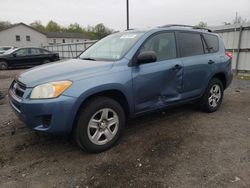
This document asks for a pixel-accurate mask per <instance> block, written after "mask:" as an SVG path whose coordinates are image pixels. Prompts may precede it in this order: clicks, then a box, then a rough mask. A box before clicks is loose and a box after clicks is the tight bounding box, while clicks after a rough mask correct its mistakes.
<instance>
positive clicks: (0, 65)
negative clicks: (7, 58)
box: [0, 61, 8, 70]
mask: <svg viewBox="0 0 250 188" xmlns="http://www.w3.org/2000/svg"><path fill="white" fill-rule="evenodd" d="M7 69H8V64H7V63H6V62H4V61H1V62H0V70H7Z"/></svg>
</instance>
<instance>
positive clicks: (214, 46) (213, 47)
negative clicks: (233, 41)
mask: <svg viewBox="0 0 250 188" xmlns="http://www.w3.org/2000/svg"><path fill="white" fill-rule="evenodd" d="M203 36H204V39H205V40H206V43H207V46H208V47H207V48H208V51H209V52H210V53H214V52H217V51H218V50H219V40H218V37H217V36H215V35H210V34H203Z"/></svg>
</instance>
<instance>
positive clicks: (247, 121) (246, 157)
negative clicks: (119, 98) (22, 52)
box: [0, 70, 250, 188]
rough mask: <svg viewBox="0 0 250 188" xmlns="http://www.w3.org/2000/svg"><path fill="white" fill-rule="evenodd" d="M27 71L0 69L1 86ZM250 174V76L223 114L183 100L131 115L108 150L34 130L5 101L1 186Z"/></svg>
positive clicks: (222, 182) (166, 181)
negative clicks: (88, 147) (93, 149)
mask: <svg viewBox="0 0 250 188" xmlns="http://www.w3.org/2000/svg"><path fill="white" fill-rule="evenodd" d="M20 71H21V70H10V71H0V91H2V92H3V93H5V94H6V93H7V88H8V87H9V85H10V83H11V81H12V79H13V77H14V76H15V74H18V73H19V72H20ZM249 177H250V81H244V80H234V81H233V84H232V85H231V87H230V88H229V89H227V90H226V92H225V98H224V101H223V103H222V106H221V108H220V110H219V111H217V112H215V113H211V114H207V113H202V112H200V111H198V110H197V109H195V107H193V106H183V107H179V108H175V109H171V110H168V111H165V112H161V113H155V114H152V115H148V116H146V117H140V118H137V119H135V120H131V121H130V122H129V125H128V126H127V128H126V130H125V133H124V134H123V137H122V139H121V141H120V142H119V144H117V145H116V146H115V147H113V148H112V149H110V150H109V151H106V152H103V153H100V154H87V153H84V152H82V151H81V150H79V148H78V147H76V146H75V145H74V144H72V143H71V142H69V140H68V139H67V138H61V137H52V136H48V135H42V134H37V133H35V132H33V131H31V130H29V129H28V128H26V127H25V126H24V124H23V123H21V122H20V121H19V120H18V119H17V118H16V116H15V115H14V114H13V112H12V111H11V109H10V107H9V105H8V99H7V97H5V99H4V100H0V187H4V188H8V187H22V188H23V187H75V188H76V187H172V188H173V187H192V188H193V187H212V188H214V187H250V178H249Z"/></svg>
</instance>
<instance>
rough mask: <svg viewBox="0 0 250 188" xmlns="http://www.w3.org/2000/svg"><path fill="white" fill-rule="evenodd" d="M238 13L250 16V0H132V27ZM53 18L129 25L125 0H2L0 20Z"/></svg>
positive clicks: (215, 20) (222, 18)
mask: <svg viewBox="0 0 250 188" xmlns="http://www.w3.org/2000/svg"><path fill="white" fill-rule="evenodd" d="M236 11H237V12H238V14H239V15H240V16H241V17H243V18H246V19H248V20H250V0H130V23H131V24H130V27H131V28H145V27H153V26H159V25H165V24H170V23H178V24H191V25H195V24H197V23H199V21H204V22H207V23H208V25H210V26H215V25H221V24H222V23H223V22H230V21H232V20H233V19H234V17H235V13H236ZM34 20H40V21H42V23H43V24H47V22H48V21H49V20H54V21H56V22H58V23H59V24H60V25H63V26H68V25H69V24H70V23H74V22H77V23H79V24H80V25H82V26H87V25H96V24H97V23H104V24H105V25H106V26H108V27H110V28H112V29H115V30H123V29H125V28H126V0H57V1H56V0H0V21H10V22H12V23H16V22H24V23H26V24H29V23H31V22H33V21H34Z"/></svg>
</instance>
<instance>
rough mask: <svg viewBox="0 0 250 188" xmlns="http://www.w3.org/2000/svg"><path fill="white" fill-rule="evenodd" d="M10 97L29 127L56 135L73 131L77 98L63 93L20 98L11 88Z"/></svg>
mask: <svg viewBox="0 0 250 188" xmlns="http://www.w3.org/2000/svg"><path fill="white" fill-rule="evenodd" d="M9 99H10V100H9V102H10V105H11V107H12V109H13V110H14V112H15V114H16V115H17V116H18V117H19V119H21V121H23V122H24V123H25V124H26V125H27V126H28V127H29V128H31V129H33V130H35V131H39V132H46V133H50V134H56V135H67V134H70V133H71V130H72V126H73V121H74V113H73V112H74V110H73V108H74V104H75V102H76V98H73V97H68V96H63V95H62V96H60V97H58V98H55V99H44V100H27V99H18V98H17V97H15V95H14V94H13V93H12V91H11V90H9Z"/></svg>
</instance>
